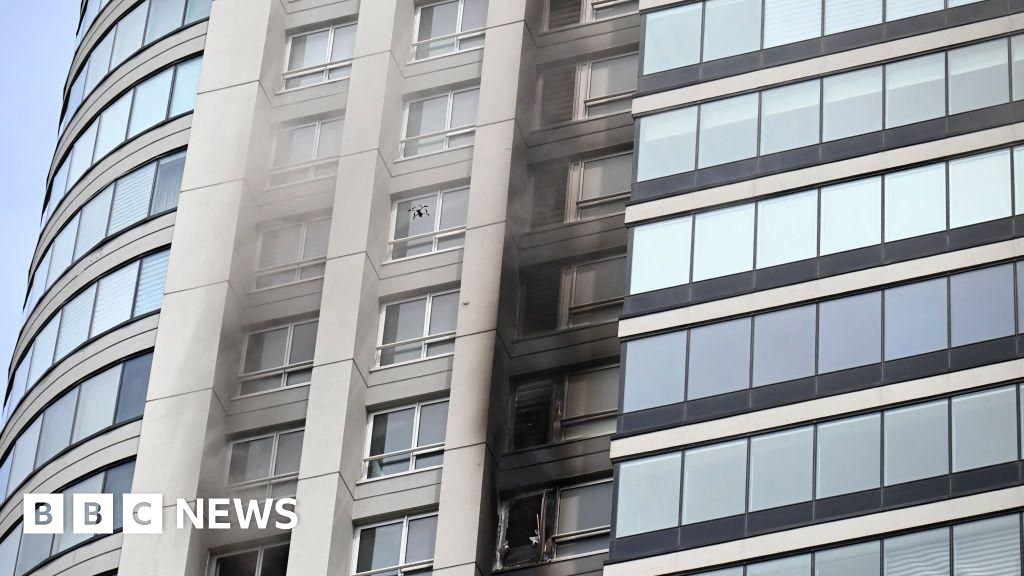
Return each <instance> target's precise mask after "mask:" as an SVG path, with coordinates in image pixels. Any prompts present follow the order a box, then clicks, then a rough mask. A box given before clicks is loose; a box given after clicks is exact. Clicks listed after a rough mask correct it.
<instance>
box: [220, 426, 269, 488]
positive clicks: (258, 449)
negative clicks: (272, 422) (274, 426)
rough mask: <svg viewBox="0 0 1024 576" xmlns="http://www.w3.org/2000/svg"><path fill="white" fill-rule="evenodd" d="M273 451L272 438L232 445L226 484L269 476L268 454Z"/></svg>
mask: <svg viewBox="0 0 1024 576" xmlns="http://www.w3.org/2000/svg"><path fill="white" fill-rule="evenodd" d="M273 449H274V437H273V436H268V437H266V438H259V439H257V440H247V441H245V442H238V443H236V444H235V445H233V446H232V447H231V465H230V468H229V472H228V482H229V483H231V484H236V483H238V482H246V481H248V480H258V479H260V478H266V477H267V476H270V454H271V452H272V450H273Z"/></svg>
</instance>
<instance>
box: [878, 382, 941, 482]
mask: <svg viewBox="0 0 1024 576" xmlns="http://www.w3.org/2000/svg"><path fill="white" fill-rule="evenodd" d="M948 473H949V402H948V401H947V400H940V401H938V402H929V403H927V404H916V405H913V406H908V407H906V408H897V409H895V410H888V411H886V412H885V485H886V486H892V485H894V484H902V483H903V482H912V481H914V480H923V479H925V478H932V477H935V476H941V475H943V474H948Z"/></svg>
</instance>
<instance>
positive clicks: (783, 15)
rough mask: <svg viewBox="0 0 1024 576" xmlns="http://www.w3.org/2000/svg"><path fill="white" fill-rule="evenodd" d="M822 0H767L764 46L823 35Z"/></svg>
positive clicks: (778, 44) (768, 46) (765, 4)
mask: <svg viewBox="0 0 1024 576" xmlns="http://www.w3.org/2000/svg"><path fill="white" fill-rule="evenodd" d="M821 5H822V2H821V1H820V0H765V3H764V47H765V48H771V47H772V46H781V45H783V44H789V43H790V42H799V41H800V40H807V39H809V38H817V37H818V36H821Z"/></svg>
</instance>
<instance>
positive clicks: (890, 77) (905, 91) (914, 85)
mask: <svg viewBox="0 0 1024 576" xmlns="http://www.w3.org/2000/svg"><path fill="white" fill-rule="evenodd" d="M939 2H940V4H941V0H939ZM889 5H890V6H891V5H892V2H891V1H890V3H889ZM941 8H942V6H941V5H940V6H939V9H941ZM945 114H946V55H945V54H941V53H940V54H931V55H928V56H921V57H919V58H913V59H910V60H904V61H902V62H895V63H893V64H887V65H886V66H885V127H886V128H893V127H896V126H904V125H906V124H913V123H915V122H921V121H924V120H930V119H932V118H938V117H940V116H944V115H945Z"/></svg>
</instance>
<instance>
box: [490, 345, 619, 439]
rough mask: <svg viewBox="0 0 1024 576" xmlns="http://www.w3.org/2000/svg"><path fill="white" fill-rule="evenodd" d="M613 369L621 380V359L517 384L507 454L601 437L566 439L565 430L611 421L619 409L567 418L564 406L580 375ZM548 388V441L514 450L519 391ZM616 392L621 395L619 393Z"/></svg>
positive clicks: (510, 408) (510, 420) (510, 404)
mask: <svg viewBox="0 0 1024 576" xmlns="http://www.w3.org/2000/svg"><path fill="white" fill-rule="evenodd" d="M612 368H614V369H616V370H617V371H619V374H620V375H619V378H621V370H622V363H621V362H619V361H618V360H616V361H614V362H602V363H599V364H596V365H594V366H589V367H587V368H583V369H580V370H568V371H564V372H561V373H557V374H551V375H547V376H539V377H536V378H527V379H524V380H522V381H520V382H516V383H515V385H514V386H513V387H512V389H511V390H510V394H509V397H510V400H511V401H510V402H509V418H508V426H507V439H506V442H505V444H506V448H505V450H506V452H522V451H525V450H535V449H537V448H542V447H546V446H554V445H558V444H563V443H567V442H576V441H578V440H586V439H588V438H598V437H599V436H581V437H579V438H566V437H565V429H566V427H571V426H574V425H577V424H586V423H588V422H596V421H598V420H602V419H605V418H608V417H609V416H611V417H614V416H615V415H617V414H618V407H616V408H614V409H610V410H604V411H601V412H595V413H593V414H585V415H582V416H565V415H564V414H565V407H566V405H567V396H568V390H569V380H570V379H572V377H573V376H578V375H580V374H589V373H591V372H601V371H604V370H611V369H612ZM538 385H548V386H549V387H550V388H551V409H550V411H549V413H548V419H547V425H548V441H547V442H546V443H544V444H538V445H535V446H527V447H524V448H514V447H513V446H514V435H515V425H516V398H517V395H518V393H519V389H520V388H525V387H530V386H535V387H536V386H538ZM616 392H618V391H617V390H616Z"/></svg>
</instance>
